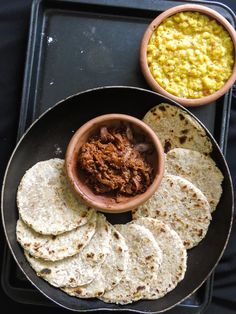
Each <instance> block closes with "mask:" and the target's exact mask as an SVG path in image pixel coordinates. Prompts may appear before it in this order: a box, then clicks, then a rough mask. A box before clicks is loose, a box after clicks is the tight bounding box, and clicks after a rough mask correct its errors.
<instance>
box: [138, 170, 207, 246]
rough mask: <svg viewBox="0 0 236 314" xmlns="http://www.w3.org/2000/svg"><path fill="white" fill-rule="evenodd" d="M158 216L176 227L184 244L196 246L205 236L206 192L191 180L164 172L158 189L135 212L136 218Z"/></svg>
mask: <svg viewBox="0 0 236 314" xmlns="http://www.w3.org/2000/svg"><path fill="white" fill-rule="evenodd" d="M138 217H151V218H156V219H159V220H161V221H163V222H164V223H166V224H168V225H169V226H170V227H171V228H173V229H174V230H175V231H176V232H177V233H178V235H179V236H180V238H181V239H182V241H183V243H184V245H185V247H186V248H187V249H190V248H192V247H194V246H196V245H197V244H198V243H199V242H200V241H201V240H202V239H203V238H204V237H205V235H206V233H207V230H208V227H209V224H210V221H211V214H210V205H209V203H208V201H207V199H206V197H205V195H203V193H202V192H201V191H200V190H199V189H198V188H196V187H195V186H194V185H193V184H192V183H191V182H189V181H188V180H186V179H184V178H181V177H178V176H173V175H165V176H164V177H163V179H162V182H161V184H160V186H159V188H158V190H157V191H156V192H155V193H154V194H153V195H152V197H151V198H150V199H149V200H147V201H146V202H145V203H144V204H143V205H141V206H139V207H138V208H137V209H136V210H134V211H133V218H134V219H136V218H138Z"/></svg>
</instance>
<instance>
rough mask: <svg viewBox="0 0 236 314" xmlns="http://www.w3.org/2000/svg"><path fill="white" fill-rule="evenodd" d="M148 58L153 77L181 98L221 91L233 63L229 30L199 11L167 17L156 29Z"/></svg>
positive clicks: (149, 45)
mask: <svg viewBox="0 0 236 314" xmlns="http://www.w3.org/2000/svg"><path fill="white" fill-rule="evenodd" d="M147 61H148V66H149V69H150V71H151V73H152V75H153V77H154V79H155V80H156V81H157V82H158V83H159V85H161V86H162V87H163V88H164V89H165V90H166V91H167V92H169V93H170V94H173V95H175V96H178V97H181V98H201V97H203V96H207V95H211V94H213V93H214V92H216V91H217V90H219V89H220V88H221V87H222V86H223V85H224V84H225V82H226V81H227V80H228V78H229V77H230V75H231V73H232V69H233V65H234V47H233V42H232V40H231V37H230V35H229V34H228V32H227V31H226V30H225V29H224V28H223V27H222V26H221V25H219V24H218V23H217V22H216V21H215V20H214V19H212V18H210V17H208V16H206V15H203V14H201V13H199V12H181V13H177V14H175V15H172V16H171V17H169V18H167V19H166V20H165V21H164V22H162V23H161V24H160V25H159V26H158V27H157V29H156V30H155V31H154V32H153V34H152V36H151V38H150V41H149V44H148V47H147Z"/></svg>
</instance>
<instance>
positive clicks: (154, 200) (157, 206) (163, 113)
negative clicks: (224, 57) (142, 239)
mask: <svg viewBox="0 0 236 314" xmlns="http://www.w3.org/2000/svg"><path fill="white" fill-rule="evenodd" d="M143 120H144V122H146V123H147V124H148V125H149V126H150V127H151V128H152V129H153V130H154V132H155V133H156V134H157V136H158V138H159V139H160V141H161V143H162V145H163V147H164V149H165V153H166V162H165V174H164V177H163V179H162V182H161V184H160V186H159V188H158V190H157V191H156V192H155V193H154V195H153V196H152V197H151V198H150V199H149V200H148V201H146V203H144V204H143V205H142V206H140V207H139V208H137V209H135V210H134V211H133V219H136V218H138V217H152V218H155V219H159V220H161V221H163V222H165V223H166V224H168V225H169V226H170V227H171V228H173V229H174V230H175V231H176V232H177V233H178V234H179V236H180V238H181V239H182V241H183V243H184V245H185V247H186V248H187V249H190V248H192V247H194V246H196V245H197V244H198V243H199V242H200V241H201V240H202V239H203V238H204V237H205V235H206V234H207V230H208V227H209V224H210V221H211V213H212V212H213V211H214V210H215V209H216V206H217V204H218V203H219V201H220V197H221V194H222V187H221V184H222V181H223V175H222V173H221V171H220V170H219V169H218V167H217V166H216V164H215V162H214V161H213V160H212V158H211V157H210V153H211V151H212V144H211V141H210V139H209V137H208V136H207V134H206V132H205V130H204V129H203V127H202V126H201V125H200V124H199V123H198V122H197V121H196V120H195V119H193V118H192V117H191V116H190V115H189V114H187V113H186V112H185V111H183V110H182V109H180V108H179V107H177V106H172V105H169V104H165V103H163V104H160V105H157V106H156V107H154V108H152V109H151V110H150V111H148V112H147V114H146V115H145V117H144V119H143Z"/></svg>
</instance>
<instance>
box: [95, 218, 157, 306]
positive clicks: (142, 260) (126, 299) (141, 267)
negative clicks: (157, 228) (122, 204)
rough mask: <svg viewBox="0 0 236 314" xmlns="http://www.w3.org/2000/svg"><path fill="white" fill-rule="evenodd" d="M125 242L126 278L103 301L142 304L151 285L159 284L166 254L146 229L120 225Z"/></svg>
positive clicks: (118, 227)
mask: <svg viewBox="0 0 236 314" xmlns="http://www.w3.org/2000/svg"><path fill="white" fill-rule="evenodd" d="M115 227H116V228H117V230H118V231H119V232H120V233H121V234H122V235H123V237H124V238H125V241H126V244H127V246H128V250H129V261H128V266H127V271H126V274H125V276H124V277H123V278H122V279H121V281H120V283H119V284H118V285H117V286H115V288H114V289H112V290H110V291H107V292H105V293H104V295H103V296H102V297H101V298H100V299H101V300H103V301H104V302H108V303H116V304H127V303H131V302H133V301H137V300H140V299H141V298H142V297H143V296H144V295H145V293H146V291H148V289H149V288H148V287H149V285H152V283H153V282H155V281H156V280H157V274H158V269H159V267H160V264H161V262H162V252H161V250H160V248H159V246H158V244H157V242H156V240H155V239H154V236H153V235H152V233H151V232H150V231H149V230H148V229H146V228H145V227H143V226H138V225H134V224H127V225H116V226H115Z"/></svg>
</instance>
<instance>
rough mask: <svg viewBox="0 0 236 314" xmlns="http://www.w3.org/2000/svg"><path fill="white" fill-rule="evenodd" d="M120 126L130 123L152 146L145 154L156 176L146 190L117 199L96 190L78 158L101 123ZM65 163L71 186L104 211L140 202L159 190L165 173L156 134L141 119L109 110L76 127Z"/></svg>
mask: <svg viewBox="0 0 236 314" xmlns="http://www.w3.org/2000/svg"><path fill="white" fill-rule="evenodd" d="M121 126H129V128H130V129H131V130H132V136H133V137H134V138H139V139H141V138H142V141H143V142H145V143H148V144H149V147H151V150H150V152H149V153H148V154H146V155H145V153H143V154H144V155H145V158H146V160H147V163H148V164H150V166H151V167H152V169H153V176H152V183H151V184H150V185H149V186H148V187H147V189H146V190H145V191H144V192H143V193H140V194H136V195H130V196H119V199H118V200H117V198H116V197H115V196H114V194H112V193H111V194H109V193H96V192H95V191H94V189H93V188H92V187H91V185H90V184H88V183H87V181H88V180H87V176H88V175H87V173H86V172H84V170H81V169H80V166H79V162H78V160H79V154H80V151H81V147H82V145H83V144H85V143H87V142H88V141H89V139H91V137H94V136H96V135H97V136H99V134H100V132H101V128H102V127H106V128H107V130H108V131H109V130H111V129H114V128H118V129H119V128H120V127H121ZM65 166H66V173H67V177H68V180H69V182H70V185H71V187H72V189H73V190H74V192H75V193H76V194H77V196H78V197H80V198H82V199H83V200H84V201H85V203H87V204H88V205H89V206H91V207H93V208H96V209H98V210H100V211H103V212H108V213H122V212H126V211H130V210H132V209H134V208H136V207H137V206H139V205H141V204H142V203H144V202H145V201H146V200H148V199H149V198H150V197H151V196H152V194H153V193H154V192H155V191H156V190H157V188H158V186H159V184H160V182H161V179H162V177H163V173H164V151H163V148H162V145H161V143H160V141H159V139H158V137H157V136H156V134H155V133H154V132H153V131H152V129H151V128H150V127H149V126H147V125H146V124H145V123H144V122H142V121H141V120H139V119H137V118H135V117H132V116H129V115H124V114H106V115H102V116H99V117H96V118H94V119H92V120H90V121H88V122H87V123H85V124H84V125H82V126H81V127H80V128H79V129H78V130H77V131H76V133H75V134H74V136H73V137H72V138H71V140H70V142H69V144H68V147H67V151H66V157H65Z"/></svg>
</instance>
